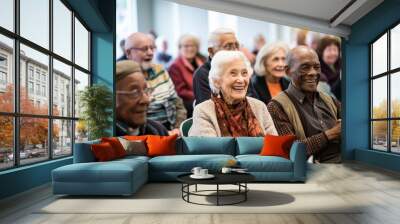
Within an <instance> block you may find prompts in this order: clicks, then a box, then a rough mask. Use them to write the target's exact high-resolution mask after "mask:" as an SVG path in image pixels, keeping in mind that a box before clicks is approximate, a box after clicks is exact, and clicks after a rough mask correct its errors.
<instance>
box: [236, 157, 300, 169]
mask: <svg viewBox="0 0 400 224" xmlns="http://www.w3.org/2000/svg"><path fill="white" fill-rule="evenodd" d="M236 160H238V161H239V165H240V167H242V168H247V169H248V171H249V172H293V163H292V161H290V160H288V159H285V158H283V157H279V156H260V155H239V156H236Z"/></svg>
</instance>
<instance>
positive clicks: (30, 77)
mask: <svg viewBox="0 0 400 224" xmlns="http://www.w3.org/2000/svg"><path fill="white" fill-rule="evenodd" d="M28 75H29V79H30V80H33V67H32V66H29V71H28Z"/></svg>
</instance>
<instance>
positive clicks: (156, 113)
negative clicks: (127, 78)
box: [144, 64, 177, 127]
mask: <svg viewBox="0 0 400 224" xmlns="http://www.w3.org/2000/svg"><path fill="white" fill-rule="evenodd" d="M144 73H145V77H146V80H147V85H148V87H149V88H152V89H153V92H152V94H151V102H150V105H149V108H148V111H147V117H148V119H151V120H155V121H158V122H160V123H161V124H169V126H170V127H172V126H174V125H175V122H176V111H177V108H176V106H175V101H176V98H177V94H176V92H175V86H174V84H173V82H172V80H171V79H170V77H169V74H168V72H167V71H166V70H164V68H163V66H162V65H158V64H154V65H153V67H152V68H150V69H148V70H147V71H145V72H144Z"/></svg>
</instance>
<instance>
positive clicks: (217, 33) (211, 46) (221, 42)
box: [193, 28, 240, 105]
mask: <svg viewBox="0 0 400 224" xmlns="http://www.w3.org/2000/svg"><path fill="white" fill-rule="evenodd" d="M239 47H240V46H239V42H238V41H237V39H236V35H235V32H234V31H233V30H231V29H228V28H219V29H216V30H214V31H213V32H211V33H210V35H209V37H208V56H209V60H208V61H207V62H206V63H204V64H203V65H202V66H201V67H199V68H198V69H197V70H196V71H195V72H194V75H193V92H194V97H195V104H196V105H197V104H199V103H202V102H204V101H206V100H209V99H211V89H210V84H209V80H208V73H209V72H210V69H211V60H212V57H213V56H214V55H215V54H216V53H217V52H218V51H220V50H228V51H237V50H239Z"/></svg>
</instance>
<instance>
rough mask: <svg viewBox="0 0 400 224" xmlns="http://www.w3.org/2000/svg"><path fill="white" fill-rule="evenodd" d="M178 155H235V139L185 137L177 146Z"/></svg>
mask: <svg viewBox="0 0 400 224" xmlns="http://www.w3.org/2000/svg"><path fill="white" fill-rule="evenodd" d="M177 148H178V151H177V154H184V155H201V154H225V155H235V139H234V138H232V137H183V138H182V139H181V141H180V144H177Z"/></svg>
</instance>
